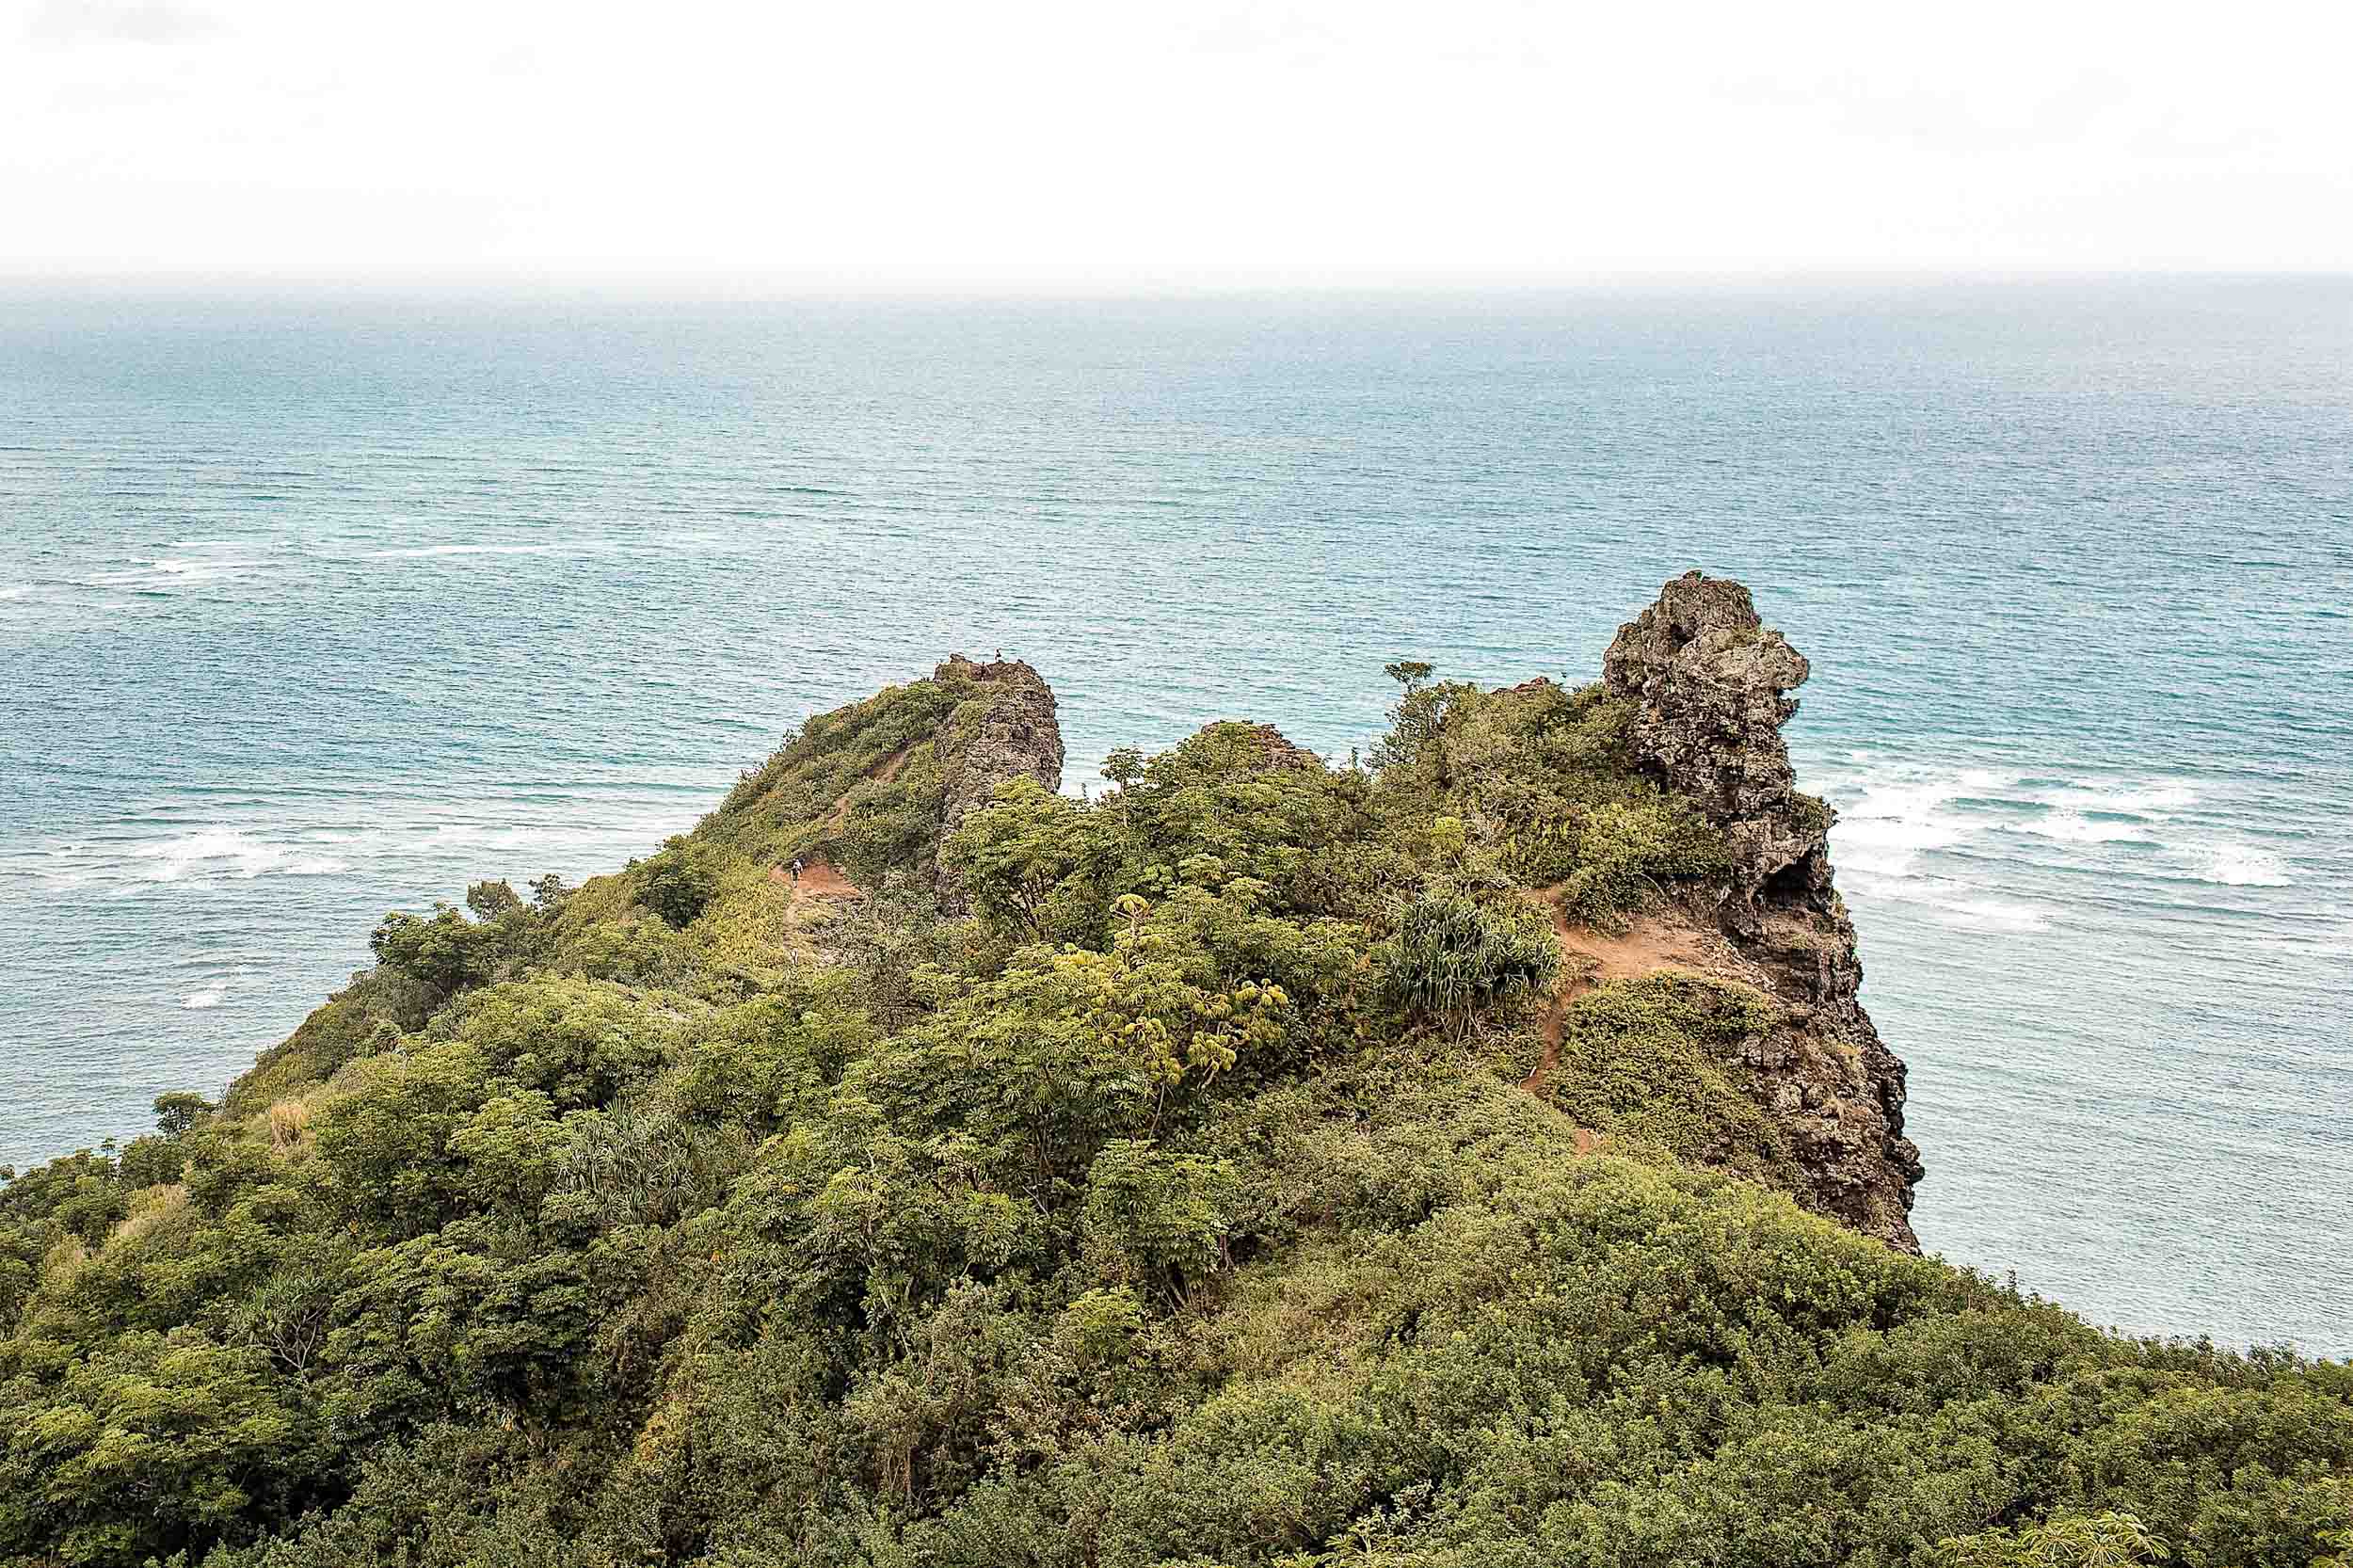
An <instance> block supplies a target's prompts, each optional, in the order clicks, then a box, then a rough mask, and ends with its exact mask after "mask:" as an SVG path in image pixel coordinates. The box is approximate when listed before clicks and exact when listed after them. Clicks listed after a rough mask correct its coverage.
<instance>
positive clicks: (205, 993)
mask: <svg viewBox="0 0 2353 1568" xmlns="http://www.w3.org/2000/svg"><path fill="white" fill-rule="evenodd" d="M228 999H229V983H228V982H227V981H225V980H224V981H218V982H216V983H215V984H210V985H207V986H205V987H204V988H203V989H202V990H200V991H190V992H189V993H188V994H187V995H186V996H185V997H184V998H182V999H181V1001H180V1005H181V1006H182V1007H184V1008H192V1009H202V1008H207V1007H218V1006H219V1005H220V1004H221V1003H222V1002H224V1001H226V1000H228Z"/></svg>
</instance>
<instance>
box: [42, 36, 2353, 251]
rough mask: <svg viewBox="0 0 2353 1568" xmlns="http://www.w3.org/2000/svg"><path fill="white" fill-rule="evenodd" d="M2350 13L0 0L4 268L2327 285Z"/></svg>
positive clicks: (2342, 175) (2352, 179) (2351, 149)
mask: <svg viewBox="0 0 2353 1568" xmlns="http://www.w3.org/2000/svg"><path fill="white" fill-rule="evenodd" d="M2348 60H2353V6H2348V5H2346V4H2345V3H2343V0H2333V3H2329V4H2312V5H2297V6H2286V5H2277V4H2272V3H2270V0H2242V3H2237V4H2233V5H2230V6H2219V5H2212V4H2207V5H2201V6H2200V7H2197V8H2178V9H2175V8H2169V7H2167V6H2165V5H2163V4H2153V3H2145V0H2144V3H2140V4H2134V5H2129V6H2127V5H2109V4H2104V3H2070V0H2041V3H2039V4H2034V5H2005V4H1993V3H1988V4H1972V5H1968V6H1953V5H1949V4H1933V3H1915V4H1910V5H1905V4H1890V3H1889V0H1872V3H1870V4H1867V5H1846V4H1793V5H1781V6H1770V5H1759V4H1755V3H1753V0H1750V3H1746V4H1739V5H1724V6H1716V5H1708V4H1663V3H1657V0H1651V3H1646V4H1645V3H1636V4H1621V5H1607V6H1598V5H1588V4H1578V3H1577V0H1443V3H1424V4H1413V5H1405V4H1392V3H1389V0H1335V3H1321V4H1292V3H1287V0H1257V3H1253V4H1241V5H1235V4H1226V3H1225V0H1181V3H1178V0H1069V3H1065V0H1035V3H1022V0H1000V3H998V4H995V5H984V4H973V3H969V0H966V3H958V4H932V3H911V0H823V3H818V0H764V3H749V0H746V3H742V4H727V5H721V4H711V3H708V0H664V3H663V4H658V5H649V4H641V5H630V6H620V5H606V4H601V3H600V0H564V3H561V4H543V3H539V0H467V3H463V4H457V3H451V0H406V3H404V4H402V5H400V6H398V7H386V6H376V5H360V4H336V3H331V0H330V3H322V0H0V277H5V278H13V279H17V280H24V279H33V280H104V279H115V278H126V277H127V278H146V277H157V278H168V277H236V278H257V279H273V278H284V279H296V278H318V279H365V278H388V279H410V278H413V279H453V280H467V279H475V278H482V279H496V278H513V277H521V278H528V279H534V280H554V281H577V282H583V283H597V282H602V281H614V280H677V281H692V282H700V283H707V284H711V285H713V286H720V287H735V286H740V287H760V286H765V285H769V284H785V285H791V284H819V285H824V286H826V287H841V288H851V289H856V288H861V287H870V286H871V287H875V288H883V289H890V288H898V287H916V288H927V287H936V286H973V287H991V286H997V285H1004V286H1016V287H1018V286H1029V285H1049V286H1065V285H1067V286H1087V285H1095V284H1107V285H1112V286H1128V285H1144V286H1151V287H1168V286H1175V287H1183V286H1188V285H1202V286H1223V285H1229V284H1231V285H1244V286H1252V285H1262V284H1273V285H1313V284H1319V283H1330V284H1337V285H1357V284H1375V285H1378V284H1387V283H1452V282H1509V283H1536V284H1542V283H1546V282H1557V281H1575V280H1584V279H1592V278H1596V277H1619V276H1626V275H1646V274H1655V273H1663V274H1675V275H1690V274H1731V275H1746V274H1753V273H1791V272H1813V271H1831V272H1847V271H1914V270H1926V271H1941V272H1950V271H1960V272H2016V271H2028V272H2035V271H2078V270H2082V271H2101V272H2106V271H2140V270H2149V271H2200V270H2221V271H2353V77H2348V74H2347V71H2348V64H2347V62H2348Z"/></svg>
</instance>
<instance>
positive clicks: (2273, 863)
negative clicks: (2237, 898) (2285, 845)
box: [2183, 844, 2296, 888]
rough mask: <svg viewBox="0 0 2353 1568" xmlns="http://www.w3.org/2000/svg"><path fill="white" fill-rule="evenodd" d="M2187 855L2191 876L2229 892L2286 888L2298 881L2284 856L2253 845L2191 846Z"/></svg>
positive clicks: (2186, 852) (2185, 852)
mask: <svg viewBox="0 0 2353 1568" xmlns="http://www.w3.org/2000/svg"><path fill="white" fill-rule="evenodd" d="M2183 853H2184V855H2185V856H2186V857H2187V858H2188V859H2189V861H2190V867H2191V870H2190V874H2191V875H2192V876H2195V877H2196V878H2198V880H2200V881H2201V882H2217V883H2220V884H2221V885H2222V886H2223V887H2225V888H2285V887H2287V886H2288V885H2289V884H2290V883H2292V882H2294V881H2295V880H2296V878H2295V877H2294V876H2293V875H2291V874H2290V873H2289V871H2288V863H2287V860H2286V859H2285V858H2284V857H2283V856H2280V855H2277V854H2274V853H2273V852H2272V851H2270V850H2267V849H2258V848H2256V847H2255V846H2254V845H2253V844H2207V845H2202V846H2190V847H2188V848H2185V850H2184V852H2183Z"/></svg>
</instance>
